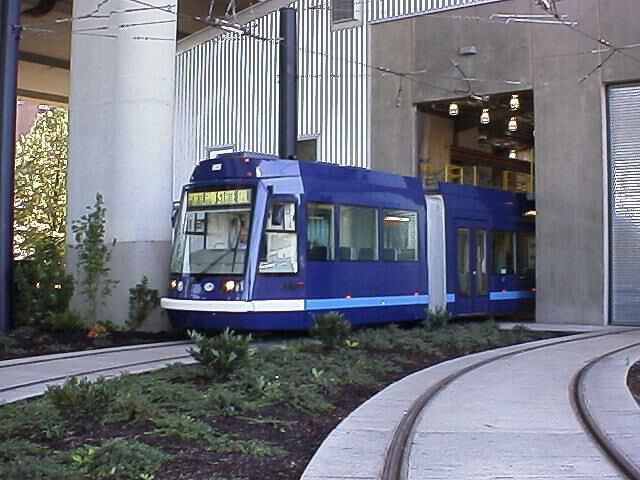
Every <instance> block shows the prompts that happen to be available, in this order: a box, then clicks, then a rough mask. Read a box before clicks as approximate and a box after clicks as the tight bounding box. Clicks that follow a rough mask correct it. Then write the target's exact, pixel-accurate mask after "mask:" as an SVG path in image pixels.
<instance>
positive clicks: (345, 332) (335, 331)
mask: <svg viewBox="0 0 640 480" xmlns="http://www.w3.org/2000/svg"><path fill="white" fill-rule="evenodd" d="M313 319H314V321H315V324H314V325H313V327H312V328H311V331H310V333H311V335H313V336H314V337H316V338H318V340H320V341H321V342H322V344H323V345H325V346H327V347H329V348H333V347H335V346H336V345H345V342H346V340H347V337H348V336H349V333H351V323H349V321H348V320H347V319H346V318H345V317H344V315H343V314H341V313H338V312H329V313H323V314H320V315H314V317H313Z"/></svg>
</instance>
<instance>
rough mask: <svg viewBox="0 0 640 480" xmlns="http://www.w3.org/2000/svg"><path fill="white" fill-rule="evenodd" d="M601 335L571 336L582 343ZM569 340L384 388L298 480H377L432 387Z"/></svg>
mask: <svg viewBox="0 0 640 480" xmlns="http://www.w3.org/2000/svg"><path fill="white" fill-rule="evenodd" d="M599 335H602V332H595V333H585V334H580V335H574V336H572V337H571V338H576V339H583V338H584V339H586V338H591V337H595V336H599ZM567 338H569V337H559V338H553V339H548V340H540V341H536V342H529V343H526V344H518V345H512V346H509V347H503V348H499V349H495V350H488V351H486V352H481V353H476V354H473V355H468V356H465V357H460V358H457V359H454V360H449V361H447V362H443V363H439V364H437V365H434V366H432V367H429V368H426V369H424V370H421V371H419V372H416V373H413V374H411V375H409V376H407V377H405V378H403V379H402V380H399V381H397V382H395V383H393V384H392V385H390V386H388V387H387V388H385V389H384V390H382V391H381V392H379V393H377V394H376V395H375V396H373V397H371V398H370V399H369V400H367V401H366V402H365V403H363V404H362V405H360V406H359V407H358V408H357V409H356V410H354V411H353V412H352V413H351V414H350V415H349V416H348V417H347V418H346V419H345V420H343V421H342V422H341V423H340V424H339V425H338V426H337V427H336V428H335V429H334V430H333V431H332V432H331V433H330V434H329V436H328V437H327V438H326V439H325V441H324V442H323V443H322V445H320V448H319V449H318V450H317V451H316V453H315V455H314V456H313V458H312V459H311V461H310V462H309V465H308V466H307V468H306V469H305V471H304V473H303V474H302V477H301V480H340V479H344V480H347V479H351V480H353V479H358V480H378V479H380V478H381V477H382V472H383V468H384V460H385V456H386V453H387V450H388V449H389V447H390V444H391V442H392V440H393V436H394V432H395V430H396V428H397V427H398V425H399V424H400V422H401V421H402V419H403V418H404V416H405V415H406V414H407V412H408V410H409V408H410V407H411V405H412V404H413V402H415V401H416V399H417V398H419V397H420V396H421V395H422V394H423V393H424V392H425V391H426V390H427V389H429V388H430V387H431V386H432V385H434V384H436V383H438V382H441V381H443V380H444V379H445V378H447V377H448V376H449V375H451V374H452V373H454V372H456V371H458V370H459V369H462V368H465V367H468V366H470V365H473V364H475V363H478V362H481V361H486V360H488V359H491V358H494V357H498V356H500V355H504V354H506V353H511V352H515V351H518V350H519V349H521V348H522V347H523V345H526V346H528V347H530V346H534V345H539V346H543V345H553V344H556V343H559V342H566V340H567Z"/></svg>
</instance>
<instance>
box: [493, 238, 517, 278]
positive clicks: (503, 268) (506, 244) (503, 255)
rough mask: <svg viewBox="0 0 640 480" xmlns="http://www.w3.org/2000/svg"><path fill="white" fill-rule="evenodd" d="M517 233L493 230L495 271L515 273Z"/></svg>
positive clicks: (495, 272) (504, 273)
mask: <svg viewBox="0 0 640 480" xmlns="http://www.w3.org/2000/svg"><path fill="white" fill-rule="evenodd" d="M515 252H516V234H515V233H514V232H501V231H494V232H493V273H494V274H495V275H513V274H514V273H515V271H516V268H515V267H516V266H515V261H516V257H515Z"/></svg>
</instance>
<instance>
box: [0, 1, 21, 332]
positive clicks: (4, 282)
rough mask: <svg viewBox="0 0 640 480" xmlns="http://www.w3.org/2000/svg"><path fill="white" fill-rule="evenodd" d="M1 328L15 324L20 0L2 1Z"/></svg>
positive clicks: (0, 130)
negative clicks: (14, 283) (14, 252)
mask: <svg viewBox="0 0 640 480" xmlns="http://www.w3.org/2000/svg"><path fill="white" fill-rule="evenodd" d="M0 15H1V18H0V21H1V22H2V23H1V25H0V330H1V331H3V332H8V331H9V330H11V328H12V327H13V288H14V287H13V188H14V176H13V175H14V166H15V151H16V150H15V148H16V137H15V135H16V89H17V82H18V41H19V39H20V28H19V27H18V25H19V24H20V0H1V1H0Z"/></svg>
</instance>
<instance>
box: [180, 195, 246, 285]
mask: <svg viewBox="0 0 640 480" xmlns="http://www.w3.org/2000/svg"><path fill="white" fill-rule="evenodd" d="M251 193H252V192H251V190H250V189H239V190H223V191H210V192H187V193H186V194H185V198H183V200H182V207H181V211H180V219H179V222H178V225H177V226H176V232H175V240H174V246H173V255H172V258H171V272H172V273H183V274H205V275H206V274H209V275H219V274H223V275H224V274H242V273H243V272H244V269H245V263H246V261H247V248H248V242H249V228H250V225H251Z"/></svg>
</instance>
